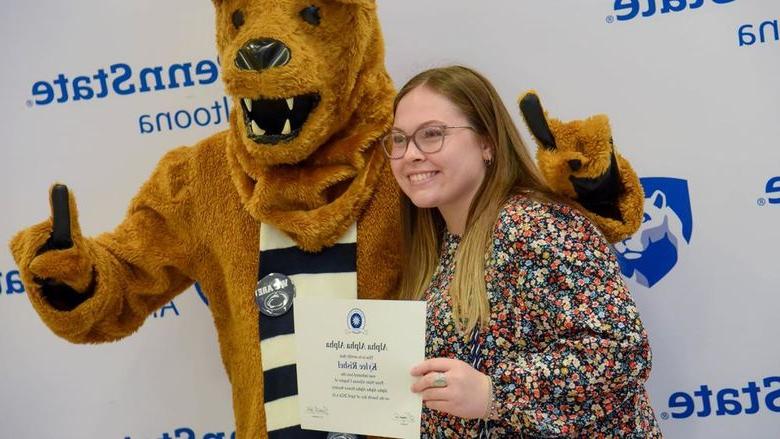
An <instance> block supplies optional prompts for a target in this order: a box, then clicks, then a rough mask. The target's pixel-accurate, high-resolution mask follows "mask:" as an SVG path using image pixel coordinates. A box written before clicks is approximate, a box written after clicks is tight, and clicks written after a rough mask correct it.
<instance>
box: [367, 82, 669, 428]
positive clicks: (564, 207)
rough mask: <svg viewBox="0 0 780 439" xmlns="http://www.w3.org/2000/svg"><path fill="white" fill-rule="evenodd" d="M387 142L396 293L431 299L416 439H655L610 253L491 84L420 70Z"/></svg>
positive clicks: (638, 329)
mask: <svg viewBox="0 0 780 439" xmlns="http://www.w3.org/2000/svg"><path fill="white" fill-rule="evenodd" d="M382 143H383V146H384V150H385V154H386V155H387V156H388V157H389V158H390V161H391V167H392V170H393V175H394V176H395V179H396V181H397V182H398V185H399V186H400V188H401V190H402V191H403V193H404V194H405V197H403V198H402V209H401V222H402V226H403V233H402V249H403V255H404V259H403V269H402V279H401V296H402V297H403V298H405V299H409V300H420V299H424V300H425V301H426V302H427V303H428V308H427V309H428V311H427V331H426V350H425V354H426V355H425V356H426V358H427V360H425V361H424V362H422V363H421V364H419V365H417V366H415V367H414V368H413V369H412V371H411V373H412V375H413V376H415V377H417V381H416V382H415V384H414V385H413V386H412V390H413V391H415V392H418V393H420V395H421V396H422V398H423V401H424V402H425V409H424V410H423V415H422V437H424V438H438V437H523V435H524V434H530V435H532V436H534V437H535V436H537V435H541V436H544V437H550V436H556V437H557V436H568V437H574V436H576V437H618V436H619V437H624V436H632V437H644V438H657V437H660V436H661V433H660V431H659V430H658V426H657V424H656V420H655V415H654V414H653V410H652V408H651V407H650V403H649V398H648V396H647V393H646V391H645V388H644V382H645V381H646V380H647V377H648V376H649V373H650V349H649V345H648V341H647V334H646V333H645V331H644V328H643V326H642V322H641V321H640V319H639V316H638V314H637V310H636V307H635V306H634V303H633V301H632V300H631V297H630V295H629V293H628V290H627V289H626V286H625V284H624V283H623V279H622V277H621V275H620V267H619V266H618V263H617V261H616V259H615V256H614V255H613V254H612V253H611V251H610V249H609V245H608V243H607V241H606V239H605V238H604V236H603V235H602V234H601V233H600V232H599V230H598V229H597V228H596V226H594V224H592V223H591V222H590V221H589V220H587V219H586V218H585V217H584V216H583V215H582V214H581V213H580V212H579V211H578V210H577V209H576V208H574V207H572V206H571V205H569V203H564V202H562V201H560V200H559V199H558V197H556V196H555V195H554V194H553V193H552V191H551V190H550V189H549V188H548V187H547V185H546V184H545V183H544V181H543V180H542V179H541V177H540V176H539V175H540V173H539V171H538V170H537V169H536V166H535V164H534V162H533V161H532V160H531V158H530V155H529V153H528V151H527V149H526V148H525V145H524V144H523V142H522V140H521V139H520V136H519V134H518V132H517V130H516V128H515V127H514V125H513V123H512V121H511V118H510V116H509V114H508V113H507V111H506V109H505V108H504V106H503V104H502V103H501V100H500V98H499V97H498V94H497V93H496V91H495V89H494V88H493V86H492V85H491V84H490V83H489V82H488V81H487V79H485V78H484V77H482V76H481V75H479V74H478V73H476V72H474V71H472V70H470V69H467V68H464V67H459V66H455V67H445V68H440V69H432V70H428V71H425V72H422V73H420V74H418V75H417V76H415V77H414V78H412V79H411V80H410V81H409V82H408V83H407V84H406V85H405V86H404V87H402V88H401V90H400V92H399V94H398V97H397V98H396V100H395V121H394V123H393V129H392V131H391V133H390V134H388V135H387V136H386V137H384V138H383V142H382Z"/></svg>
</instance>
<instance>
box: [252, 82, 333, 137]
mask: <svg viewBox="0 0 780 439" xmlns="http://www.w3.org/2000/svg"><path fill="white" fill-rule="evenodd" d="M319 102H320V95H319V94H317V93H309V94H305V95H301V96H295V97H291V98H283V99H249V98H243V99H241V108H243V110H244V122H245V123H246V132H247V135H248V136H249V138H250V139H252V140H254V141H255V142H256V143H267V144H275V143H279V142H283V141H287V140H290V139H293V138H295V136H297V135H298V133H300V131H301V127H303V124H304V123H305V122H306V119H307V118H308V117H309V114H310V113H311V112H312V110H314V108H315V107H316V106H317V104H318V103H319Z"/></svg>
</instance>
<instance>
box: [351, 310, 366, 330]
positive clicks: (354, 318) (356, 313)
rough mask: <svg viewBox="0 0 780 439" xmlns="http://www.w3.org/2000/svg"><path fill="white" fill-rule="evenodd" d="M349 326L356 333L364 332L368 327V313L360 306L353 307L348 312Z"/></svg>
mask: <svg viewBox="0 0 780 439" xmlns="http://www.w3.org/2000/svg"><path fill="white" fill-rule="evenodd" d="M347 328H349V330H350V331H352V332H353V333H355V334H359V333H361V332H363V331H364V330H365V328H366V315H365V314H364V313H363V311H361V310H360V309H358V308H353V309H351V310H349V312H348V313H347Z"/></svg>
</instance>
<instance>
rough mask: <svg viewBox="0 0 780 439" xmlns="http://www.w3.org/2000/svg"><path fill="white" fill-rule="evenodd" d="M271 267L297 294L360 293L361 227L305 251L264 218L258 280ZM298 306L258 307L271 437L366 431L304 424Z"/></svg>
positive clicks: (334, 437)
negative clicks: (276, 310)
mask: <svg viewBox="0 0 780 439" xmlns="http://www.w3.org/2000/svg"><path fill="white" fill-rule="evenodd" d="M270 273H281V274H283V275H285V276H287V277H288V278H289V279H290V280H291V281H292V283H293V285H294V286H295V292H296V297H318V298H321V297H330V298H336V299H356V298H357V227H356V225H355V224H353V225H352V227H350V229H349V230H348V231H347V233H346V234H345V235H344V236H343V237H342V238H341V239H340V240H339V241H338V242H337V243H336V244H335V245H333V246H332V247H329V248H326V249H323V250H321V251H320V252H318V253H308V252H304V251H303V250H301V249H300V248H298V247H297V246H296V245H295V242H294V241H293V240H292V239H290V237H288V236H287V235H286V234H284V233H283V232H281V231H280V230H279V229H277V228H275V227H273V226H271V225H269V224H265V223H263V224H262V225H261V232H260V266H259V271H258V277H257V278H258V280H259V279H263V278H264V277H265V276H267V275H268V274H270ZM293 312H294V310H293V309H290V310H289V311H288V312H287V313H285V314H283V315H281V316H278V317H268V316H266V315H265V314H262V313H261V312H260V311H258V315H259V321H260V325H259V331H260V352H261V353H262V367H263V384H264V389H265V391H264V399H265V417H266V429H267V431H268V438H269V439H315V438H316V439H326V438H327V439H341V438H345V439H349V438H357V437H361V436H357V435H343V434H341V433H327V432H322V431H312V430H303V429H301V425H300V423H301V422H300V413H299V411H298V381H297V373H296V358H295V357H296V354H295V349H296V348H295V327H294V325H293Z"/></svg>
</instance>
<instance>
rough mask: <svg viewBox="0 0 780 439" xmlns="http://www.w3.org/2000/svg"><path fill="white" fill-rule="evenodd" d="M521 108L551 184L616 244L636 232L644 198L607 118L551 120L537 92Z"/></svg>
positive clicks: (538, 156) (543, 172) (522, 99)
mask: <svg viewBox="0 0 780 439" xmlns="http://www.w3.org/2000/svg"><path fill="white" fill-rule="evenodd" d="M519 104H520V111H521V113H522V114H523V118H524V119H525V122H526V124H527V125H528V128H529V130H530V131H531V134H532V135H533V137H534V139H535V141H536V143H537V146H538V149H537V154H536V159H537V162H538V164H539V169H540V170H541V171H542V175H543V176H544V178H545V180H546V181H547V184H549V185H550V187H551V188H552V189H553V190H554V191H555V192H557V193H559V194H561V195H563V196H566V197H568V198H571V199H573V200H575V201H576V202H577V203H579V204H580V205H581V206H582V207H583V208H584V209H585V210H586V213H587V214H588V215H589V216H590V217H591V219H592V220H593V221H594V222H595V223H596V224H597V225H598V226H599V228H600V229H601V230H602V231H603V232H604V234H605V235H606V237H607V239H608V240H609V241H610V242H618V241H621V240H623V239H625V238H627V237H629V236H631V235H632V234H633V233H634V232H636V230H637V229H638V228H639V225H640V224H641V220H642V213H643V210H642V209H643V205H644V193H643V191H642V186H641V185H640V183H639V178H638V177H637V175H636V173H635V172H634V170H633V169H632V168H631V164H630V163H629V162H628V161H627V160H626V159H625V158H623V157H622V156H621V155H620V154H617V153H616V152H615V148H614V145H613V143H612V130H611V129H610V126H609V119H608V118H607V116H605V115H596V116H592V117H590V118H588V119H585V120H575V121H569V122H561V121H560V120H557V119H548V117H547V115H546V114H545V112H544V109H543V108H542V104H541V102H540V101H539V97H538V96H537V95H536V93H534V92H533V91H530V92H528V93H526V94H525V95H523V96H522V97H521V98H520V100H519Z"/></svg>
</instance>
